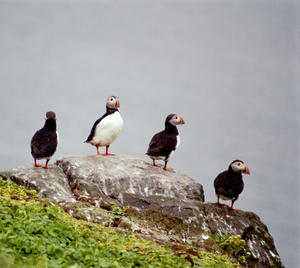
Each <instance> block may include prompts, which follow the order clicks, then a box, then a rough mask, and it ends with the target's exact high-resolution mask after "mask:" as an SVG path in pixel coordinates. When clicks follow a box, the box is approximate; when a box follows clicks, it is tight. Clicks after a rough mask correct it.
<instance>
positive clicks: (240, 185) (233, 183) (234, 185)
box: [214, 160, 250, 209]
mask: <svg viewBox="0 0 300 268" xmlns="http://www.w3.org/2000/svg"><path fill="white" fill-rule="evenodd" d="M242 173H245V174H250V170H249V168H248V166H247V165H246V164H245V163H244V162H243V161H241V160H234V161H233V162H231V164H230V165H229V168H228V170H225V171H223V172H221V173H220V174H219V175H218V176H217V177H216V178H215V180H214V187H215V191H216V195H217V204H218V205H223V204H221V203H220V201H219V199H220V198H221V199H223V200H231V206H230V207H229V208H231V209H234V208H233V203H234V202H235V201H236V200H237V199H238V197H239V195H240V193H241V192H242V191H243V189H244V182H243V176H242Z"/></svg>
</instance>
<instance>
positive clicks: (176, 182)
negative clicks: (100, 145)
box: [56, 155, 204, 207]
mask: <svg viewBox="0 0 300 268" xmlns="http://www.w3.org/2000/svg"><path fill="white" fill-rule="evenodd" d="M56 165H57V166H59V167H60V168H62V170H63V172H64V173H65V174H66V175H67V177H68V179H69V183H70V185H71V188H72V191H73V193H75V195H76V197H77V198H80V197H86V196H88V197H100V198H102V199H104V200H107V201H111V200H115V201H117V202H119V203H120V204H122V205H134V206H137V207H143V206H148V205H150V204H154V203H157V201H158V200H164V199H165V200H173V202H174V201H175V202H176V203H177V202H178V200H199V201H204V194H203V188H202V185H201V184H200V183H198V182H196V181H195V180H193V179H192V178H190V177H188V176H186V175H183V174H180V173H179V172H176V173H170V172H166V171H164V170H163V169H162V168H158V167H153V166H152V165H151V163H150V162H149V161H145V160H142V159H139V158H135V157H131V156H96V155H95V156H83V157H65V158H62V159H59V160H57V161H56ZM158 203H160V202H158Z"/></svg>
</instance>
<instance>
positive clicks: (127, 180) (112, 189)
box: [0, 155, 283, 267]
mask: <svg viewBox="0 0 300 268" xmlns="http://www.w3.org/2000/svg"><path fill="white" fill-rule="evenodd" d="M0 175H1V176H2V177H3V178H4V179H8V178H10V179H11V180H12V181H14V182H16V183H17V184H19V185H24V186H25V187H26V188H28V189H34V190H36V191H37V192H38V193H39V194H40V195H41V197H47V198H52V199H55V200H56V201H57V202H58V204H59V205H60V206H61V207H62V208H63V209H64V210H65V211H66V212H68V213H69V214H70V215H72V216H73V217H75V218H78V219H85V220H87V221H91V222H96V223H100V224H102V225H104V226H112V227H116V228H120V229H122V230H127V231H131V232H133V233H136V234H137V235H139V236H142V237H144V238H147V239H151V240H154V241H156V242H158V243H161V244H164V245H173V244H177V245H178V244H180V245H192V246H197V247H200V248H202V249H203V250H206V251H210V252H216V253H219V254H220V253H222V252H218V251H219V248H218V246H217V244H216V241H215V240H214V239H213V238H212V237H213V236H212V234H214V235H219V236H220V237H221V236H222V235H229V236H236V235H239V236H240V237H241V239H243V241H245V242H246V246H245V249H244V250H245V251H247V258H245V259H243V261H240V264H241V265H242V266H243V267H283V265H282V263H281V260H280V257H279V255H278V253H277V251H276V248H275V245H274V241H273V238H272V236H271V235H270V234H269V232H268V228H267V226H266V225H265V224H264V223H263V222H262V221H261V220H260V218H259V217H258V216H257V215H256V214H254V213H253V212H247V211H241V210H231V209H229V208H228V207H227V206H218V205H216V204H212V203H204V193H203V187H202V185H201V184H200V183H198V182H197V181H196V180H194V179H192V178H190V177H188V176H186V175H183V174H180V173H179V172H176V173H169V172H165V171H164V170H162V168H158V167H153V166H152V165H151V162H150V161H145V160H143V159H140V158H136V157H132V156H124V155H123V156H122V155H119V156H80V157H64V158H61V159H59V160H57V161H56V163H55V165H54V168H53V169H50V170H45V169H43V168H34V167H33V166H32V165H26V166H21V167H18V168H14V169H11V170H8V171H3V172H0ZM111 201H113V202H114V203H115V204H117V205H118V206H120V207H122V206H129V208H128V209H127V210H126V213H125V215H123V216H122V217H120V218H117V219H116V218H115V217H113V215H112V214H110V213H109V211H111V210H112V207H111V203H110V202H111Z"/></svg>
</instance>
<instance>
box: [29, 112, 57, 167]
mask: <svg viewBox="0 0 300 268" xmlns="http://www.w3.org/2000/svg"><path fill="white" fill-rule="evenodd" d="M57 143H58V132H57V130H56V115H55V113H54V112H52V111H50V112H47V113H46V121H45V125H44V127H43V128H41V129H40V130H38V131H37V132H36V133H35V134H34V135H33V137H32V139H31V154H32V157H33V159H34V166H35V167H41V166H42V165H41V164H38V163H37V160H41V159H46V164H45V166H43V168H46V169H50V168H52V166H48V162H49V160H50V158H51V156H52V155H53V154H54V153H55V151H56V147H57Z"/></svg>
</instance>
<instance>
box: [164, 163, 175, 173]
mask: <svg viewBox="0 0 300 268" xmlns="http://www.w3.org/2000/svg"><path fill="white" fill-rule="evenodd" d="M167 164H168V161H165V165H164V167H163V169H164V170H166V171H169V172H172V173H175V171H174V170H173V169H171V168H167Z"/></svg>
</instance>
